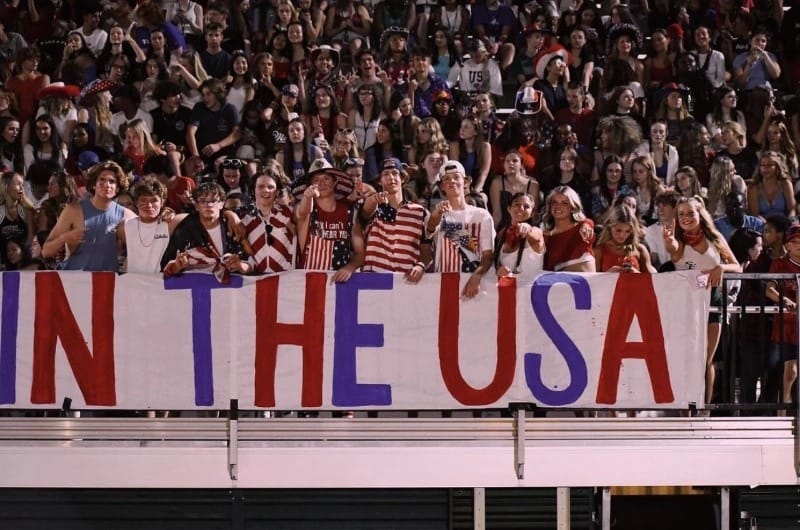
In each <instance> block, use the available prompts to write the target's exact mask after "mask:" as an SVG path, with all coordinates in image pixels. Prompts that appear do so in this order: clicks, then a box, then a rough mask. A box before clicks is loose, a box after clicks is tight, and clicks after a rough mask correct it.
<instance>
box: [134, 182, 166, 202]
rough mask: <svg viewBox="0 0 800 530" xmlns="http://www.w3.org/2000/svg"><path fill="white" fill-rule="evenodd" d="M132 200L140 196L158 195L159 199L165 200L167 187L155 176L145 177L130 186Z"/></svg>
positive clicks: (137, 199)
mask: <svg viewBox="0 0 800 530" xmlns="http://www.w3.org/2000/svg"><path fill="white" fill-rule="evenodd" d="M131 197H133V202H134V203H135V202H138V201H139V199H140V198H141V197H159V198H160V199H161V201H162V202H163V201H166V200H167V187H166V186H164V184H162V183H161V181H160V180H158V179H157V178H155V177H145V178H143V179H142V180H140V181H138V182H137V183H136V184H134V186H133V188H131Z"/></svg>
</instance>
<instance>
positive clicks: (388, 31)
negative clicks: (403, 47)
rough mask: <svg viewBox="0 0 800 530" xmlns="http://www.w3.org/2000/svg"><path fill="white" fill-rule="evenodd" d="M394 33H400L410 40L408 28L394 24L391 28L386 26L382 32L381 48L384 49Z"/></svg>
mask: <svg viewBox="0 0 800 530" xmlns="http://www.w3.org/2000/svg"><path fill="white" fill-rule="evenodd" d="M393 35H399V36H401V37H403V38H404V39H406V41H408V30H407V29H406V28H401V27H398V26H392V27H390V28H386V29H385V30H383V33H381V42H380V49H381V50H382V49H383V48H384V47H385V46H386V43H387V42H389V38H390V37H392V36H393Z"/></svg>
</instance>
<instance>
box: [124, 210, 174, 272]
mask: <svg viewBox="0 0 800 530" xmlns="http://www.w3.org/2000/svg"><path fill="white" fill-rule="evenodd" d="M168 243H169V227H168V225H167V223H163V222H161V221H156V222H154V223H143V222H141V220H140V219H139V218H138V217H134V218H133V219H128V220H127V221H125V247H126V249H127V251H128V258H127V266H126V269H125V270H126V272H140V273H147V274H150V273H157V272H159V271H160V270H161V257H162V256H163V255H164V251H166V250H167V244H168Z"/></svg>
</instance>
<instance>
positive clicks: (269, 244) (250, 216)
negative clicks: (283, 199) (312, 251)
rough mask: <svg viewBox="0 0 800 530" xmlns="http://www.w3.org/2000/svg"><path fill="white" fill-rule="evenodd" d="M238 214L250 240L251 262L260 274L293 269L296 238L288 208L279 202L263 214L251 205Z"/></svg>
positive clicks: (290, 212) (290, 211)
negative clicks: (265, 214) (265, 215)
mask: <svg viewBox="0 0 800 530" xmlns="http://www.w3.org/2000/svg"><path fill="white" fill-rule="evenodd" d="M239 216H240V217H241V219H242V224H244V228H245V232H246V234H247V241H248V243H250V248H249V249H247V251H248V254H250V259H249V261H250V264H251V265H253V266H254V267H255V270H256V271H257V272H258V273H259V274H269V273H273V272H283V271H288V270H292V269H294V264H295V249H296V247H297V237H296V234H295V226H294V221H292V210H291V209H289V207H287V206H284V205H280V204H276V205H275V206H273V208H272V210H270V212H269V215H268V216H267V217H264V216H262V215H261V212H259V211H258V209H257V208H256V207H255V205H252V204H251V205H249V206H248V207H247V208H246V210H245V211H244V212H239Z"/></svg>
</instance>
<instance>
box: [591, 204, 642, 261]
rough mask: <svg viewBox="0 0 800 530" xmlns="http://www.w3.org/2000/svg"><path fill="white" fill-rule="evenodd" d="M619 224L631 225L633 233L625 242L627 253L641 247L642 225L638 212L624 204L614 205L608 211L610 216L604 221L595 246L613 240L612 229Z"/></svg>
mask: <svg viewBox="0 0 800 530" xmlns="http://www.w3.org/2000/svg"><path fill="white" fill-rule="evenodd" d="M618 224H626V225H630V227H631V235H630V236H629V237H628V239H627V241H625V243H623V245H624V250H625V255H630V254H632V253H633V252H634V251H635V250H637V249H638V248H639V239H640V237H641V234H642V227H641V225H640V224H639V219H637V218H636V212H635V211H633V209H631V208H630V207H629V206H625V205H624V204H620V205H618V206H614V207H613V208H612V209H611V211H610V212H609V213H608V218H607V219H606V221H605V222H604V223H603V230H602V232H600V235H599V236H598V237H597V244H596V245H595V246H598V247H599V246H601V245H603V244H605V243H607V242H608V241H611V240H612V237H611V229H612V228H614V226H615V225H618Z"/></svg>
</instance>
